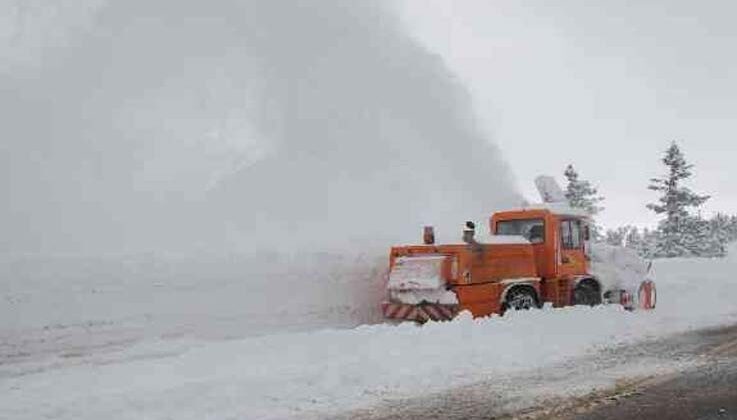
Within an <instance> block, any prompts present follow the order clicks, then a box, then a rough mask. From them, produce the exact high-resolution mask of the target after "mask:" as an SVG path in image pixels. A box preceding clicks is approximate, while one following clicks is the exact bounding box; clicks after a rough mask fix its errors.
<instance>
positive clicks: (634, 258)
mask: <svg viewBox="0 0 737 420" xmlns="http://www.w3.org/2000/svg"><path fill="white" fill-rule="evenodd" d="M589 246H590V254H591V273H592V274H594V275H596V276H597V278H598V279H599V280H600V281H601V283H602V285H603V286H604V291H607V290H620V289H621V290H627V291H629V292H630V293H632V294H633V295H634V294H635V293H636V292H637V290H638V287H639V286H640V283H642V281H643V280H645V279H650V280H655V277H654V275H653V274H652V273H651V272H649V271H648V265H649V263H648V262H647V261H645V260H643V259H642V258H640V256H639V255H637V252H636V251H634V250H632V249H628V248H624V247H616V246H611V245H607V244H604V243H591V244H590V245H589Z"/></svg>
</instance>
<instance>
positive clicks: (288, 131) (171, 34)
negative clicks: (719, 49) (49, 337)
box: [0, 0, 518, 251]
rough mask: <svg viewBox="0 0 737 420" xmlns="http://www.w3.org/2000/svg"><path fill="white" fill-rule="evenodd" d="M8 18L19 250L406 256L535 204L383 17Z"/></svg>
mask: <svg viewBox="0 0 737 420" xmlns="http://www.w3.org/2000/svg"><path fill="white" fill-rule="evenodd" d="M20 4H23V5H24V7H23V8H21V7H20V6H19V5H20ZM2 7H9V8H10V12H9V13H3V15H4V16H6V18H4V19H5V20H6V21H7V22H5V23H8V25H6V28H8V29H6V30H5V32H3V33H2V34H0V36H2V38H0V39H1V40H2V42H3V43H2V44H1V45H0V48H2V49H3V51H2V53H3V54H2V56H0V58H2V60H3V63H2V64H4V65H3V66H2V67H1V68H2V71H3V74H4V76H6V77H3V78H2V81H0V89H2V91H3V92H4V94H3V95H2V96H0V112H2V114H3V115H5V116H11V117H10V118H7V119H6V121H5V122H4V123H3V125H2V126H0V136H1V137H2V139H3V140H2V141H3V147H2V149H1V150H0V159H1V161H0V164H2V166H3V168H6V171H9V173H8V174H7V175H8V176H4V177H2V180H1V181H0V193H2V194H3V196H4V197H9V200H10V203H9V205H7V206H2V209H1V210H0V212H2V213H1V214H0V216H1V217H0V219H2V221H3V222H2V231H3V232H4V233H5V234H4V235H3V242H2V243H0V246H1V247H2V249H3V250H5V251H18V250H33V251H39V250H41V251H43V250H77V249H81V250H115V251H131V250H139V249H147V248H151V247H153V248H156V249H182V247H186V246H191V245H192V244H210V245H212V244H220V245H224V246H226V247H230V246H236V247H244V246H248V245H244V244H251V245H252V246H254V247H262V248H279V247H286V246H289V247H296V248H297V249H299V248H303V247H307V246H309V247H310V248H312V249H314V248H317V249H328V248H331V247H332V248H335V247H338V248H340V247H343V246H346V245H356V244H362V243H370V242H372V241H373V242H374V243H377V244H378V243H381V244H385V245H386V244H388V243H390V242H393V241H397V240H411V241H416V240H419V239H418V238H419V237H420V235H421V226H422V225H423V224H427V223H440V224H443V225H448V226H452V227H454V228H455V227H457V226H456V225H458V221H461V220H466V219H468V218H469V217H481V216H482V215H485V214H488V213H489V212H490V211H492V210H494V209H495V208H498V207H500V206H507V205H510V204H514V203H516V202H517V201H518V196H517V193H516V192H515V191H514V189H513V187H512V186H511V185H512V182H510V178H509V175H508V171H507V169H506V166H505V165H504V163H503V162H502V161H501V160H500V158H499V153H498V151H497V150H496V148H495V147H494V146H493V145H491V144H490V143H489V142H488V141H487V139H485V138H484V136H483V135H482V133H481V132H480V131H479V129H478V127H476V124H475V121H474V118H473V112H472V110H471V107H470V100H469V98H468V95H467V93H466V92H465V91H464V89H463V88H462V87H461V86H460V85H459V83H458V82H457V81H456V80H455V79H454V78H453V76H452V75H451V74H450V73H449V72H448V71H447V69H446V68H445V66H444V65H443V63H442V61H441V60H440V59H439V58H438V57H436V56H433V55H431V54H429V53H428V52H426V51H424V50H423V49H422V48H421V47H419V46H418V44H417V43H416V42H414V41H413V40H412V39H411V38H410V37H409V36H408V35H406V34H405V33H404V31H403V30H402V28H401V27H400V25H399V23H398V21H397V20H396V19H395V18H394V17H393V16H391V14H390V13H387V11H386V10H385V8H384V7H383V5H381V4H377V3H375V2H343V1H337V0H324V1H319V2H315V1H268V2H266V1H236V0H220V1H216V2H201V1H195V0H178V1H164V0H158V1H150V0H129V1H125V2H109V3H105V2H101V1H97V2H90V3H89V7H81V6H75V9H71V11H70V10H69V9H67V10H66V12H65V13H62V11H60V9H59V8H58V7H57V8H56V9H53V8H51V9H48V8H45V6H44V2H19V1H16V2H13V1H7V2H5V3H4V5H3V6H2ZM49 10H51V12H49ZM34 23H36V25H34ZM34 27H37V28H38V30H37V32H33V28H34ZM29 28H31V29H29ZM39 33H41V34H43V35H44V36H40V35H39ZM49 34H53V35H54V36H51V35H49ZM440 233H441V235H442V232H440ZM459 234H460V233H459ZM226 243H227V245H225V244H226ZM213 246H214V245H213Z"/></svg>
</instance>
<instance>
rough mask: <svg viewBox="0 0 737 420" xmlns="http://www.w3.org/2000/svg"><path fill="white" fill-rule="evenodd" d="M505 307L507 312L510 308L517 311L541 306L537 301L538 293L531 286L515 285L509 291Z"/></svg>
mask: <svg viewBox="0 0 737 420" xmlns="http://www.w3.org/2000/svg"><path fill="white" fill-rule="evenodd" d="M503 306H504V307H503V309H504V311H505V312H506V311H507V310H509V309H514V310H515V311H521V310H528V309H535V308H539V307H540V306H539V304H538V302H537V294H536V293H535V291H534V290H533V289H531V288H529V287H514V288H512V289H511V290H510V291H509V292H508V293H507V297H506V299H504V305H503Z"/></svg>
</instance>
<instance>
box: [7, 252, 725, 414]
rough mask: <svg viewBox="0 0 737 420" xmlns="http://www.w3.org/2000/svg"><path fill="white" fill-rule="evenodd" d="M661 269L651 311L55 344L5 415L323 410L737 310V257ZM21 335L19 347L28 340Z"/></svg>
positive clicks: (24, 363) (429, 388) (13, 364)
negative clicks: (59, 348) (80, 346)
mask: <svg viewBox="0 0 737 420" xmlns="http://www.w3.org/2000/svg"><path fill="white" fill-rule="evenodd" d="M733 255H734V254H733ZM656 269H657V273H658V292H659V299H658V300H659V306H658V308H657V309H656V310H655V311H654V312H651V313H645V312H639V313H629V312H626V311H624V310H622V309H620V308H619V307H616V306H609V307H597V308H563V309H546V310H542V311H531V312H523V313H512V314H509V315H508V316H505V317H503V318H498V317H495V318H491V319H482V320H472V319H470V318H468V317H461V318H460V319H457V320H456V321H454V322H451V323H443V324H429V325H426V326H424V327H416V326H414V325H409V324H406V325H398V326H390V325H370V326H368V325H367V326H361V327H358V328H354V329H336V328H326V329H308V330H305V331H300V332H282V333H273V334H260V335H251V336H247V337H241V338H237V339H231V340H226V339H221V338H218V339H213V338H212V337H210V338H209V339H203V338H202V337H200V336H194V335H188V334H183V335H179V336H176V337H172V336H158V337H147V338H145V339H137V340H135V341H132V342H131V343H128V344H125V343H121V344H120V345H119V346H117V347H104V348H102V349H97V350H94V349H93V351H89V348H87V350H86V351H79V352H75V351H71V350H70V349H69V347H64V351H63V352H56V353H55V352H54V351H53V348H54V345H53V343H47V348H48V349H49V351H48V352H47V353H46V354H45V355H43V357H40V356H39V357H27V358H23V357H21V356H19V355H18V354H15V357H5V358H4V360H3V361H2V365H0V375H1V376H0V418H13V419H38V418H59V419H85V418H89V419H98V418H130V419H140V418H150V419H159V418H176V419H188V418H191V419H205V418H212V419H226V418H238V419H255V418H270V419H284V418H292V417H293V418H306V417H307V418H309V417H323V416H325V415H329V414H336V413H340V412H343V411H347V410H351V409H356V408H360V407H368V406H371V405H373V404H377V403H380V402H383V401H386V400H387V399H394V398H402V397H411V396H417V395H423V394H427V393H430V392H434V391H441V390H443V389H448V388H453V387H458V386H462V385H468V384H473V383H476V382H480V381H488V380H489V379H491V378H494V377H496V376H505V377H510V376H514V375H519V376H520V377H523V376H524V375H525V374H526V373H529V372H530V370H532V369H540V368H545V367H547V366H553V365H556V364H560V363H565V362H566V361H567V360H572V359H574V358H579V357H590V356H591V355H592V354H596V353H597V352H601V351H602V350H604V349H607V348H611V347H613V346H617V345H622V344H628V343H634V342H638V341H643V340H647V339H652V338H657V337H662V336H666V335H669V334H675V333H679V332H683V331H688V330H693V329H698V328H704V327H709V326H718V325H725V324H729V323H734V322H737V304H735V301H736V300H737V279H736V278H735V277H734V273H737V259H735V258H734V257H732V258H731V259H729V260H672V261H660V262H658V263H657V266H656ZM111 328H112V329H113V331H114V329H115V326H113V327H111ZM7 331H8V330H6V331H5V334H6V337H10V335H7V334H10V333H8V332H7ZM14 331H16V333H18V332H19V331H24V330H22V329H21V330H14ZM26 331H31V330H26ZM14 340H15V341H14V343H15V347H14V348H16V350H17V352H18V353H22V352H23V340H20V339H18V337H15V338H14ZM31 341H33V340H31ZM37 341H38V340H36V341H34V342H37ZM601 354H602V355H605V354H607V353H606V352H602V353H601ZM602 357H604V356H602ZM624 371H626V369H625V370H623V372H624ZM615 379H616V378H612V379H611V380H612V381H614V380H615ZM588 390H589V389H585V390H584V389H582V390H579V392H586V391H588ZM572 392H576V390H572Z"/></svg>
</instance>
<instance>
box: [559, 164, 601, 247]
mask: <svg viewBox="0 0 737 420" xmlns="http://www.w3.org/2000/svg"><path fill="white" fill-rule="evenodd" d="M564 175H565V177H566V180H567V181H568V184H567V185H566V190H565V195H566V198H567V199H568V203H569V204H570V205H571V207H573V208H577V209H583V210H584V211H586V212H587V213H588V214H589V215H591V217H592V218H594V217H595V216H596V215H597V214H599V212H601V211H602V210H604V208H603V207H601V206H600V204H601V202H602V201H604V197H602V196H600V195H599V191H598V190H597V188H596V187H594V186H593V185H591V182H589V181H586V180H583V179H580V178H579V175H578V171H576V169H575V168H574V167H573V165H568V167H566V170H565V172H564ZM601 231H602V229H601V227H599V226H598V225H597V224H596V223H594V224H593V225H592V226H591V236H592V238H593V239H594V240H597V241H598V240H601V238H602V236H603V235H602V234H601Z"/></svg>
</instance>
